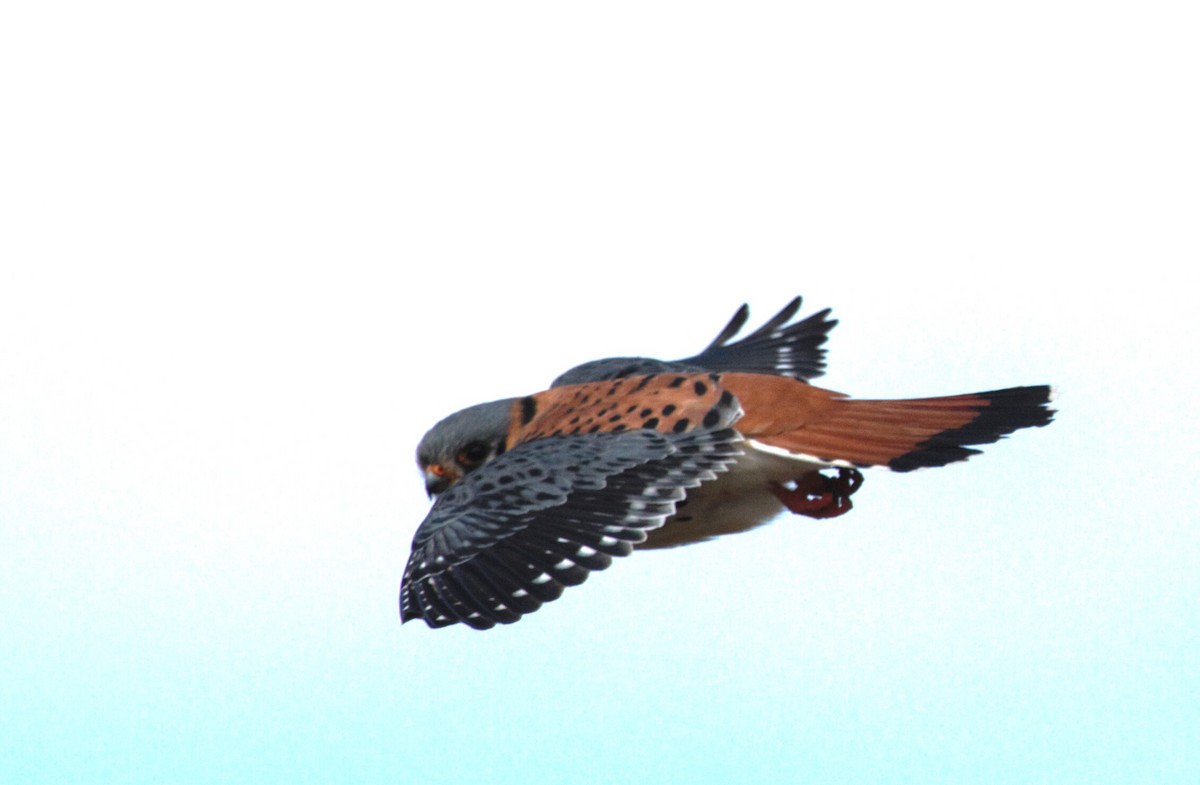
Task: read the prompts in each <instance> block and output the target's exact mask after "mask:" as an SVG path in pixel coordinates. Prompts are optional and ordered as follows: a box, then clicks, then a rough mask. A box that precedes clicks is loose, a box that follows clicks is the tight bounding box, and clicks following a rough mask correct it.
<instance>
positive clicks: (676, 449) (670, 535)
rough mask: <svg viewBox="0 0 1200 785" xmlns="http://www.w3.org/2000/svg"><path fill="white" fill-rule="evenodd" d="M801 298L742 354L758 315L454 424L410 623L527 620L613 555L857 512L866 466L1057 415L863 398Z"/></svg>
mask: <svg viewBox="0 0 1200 785" xmlns="http://www.w3.org/2000/svg"><path fill="white" fill-rule="evenodd" d="M799 308H800V298H799V297H797V298H796V299H794V300H793V301H792V302H791V303H789V304H788V306H787V307H786V308H784V309H783V310H782V311H781V312H780V313H779V314H778V315H776V316H775V317H774V318H772V319H771V320H770V321H769V322H768V323H767V324H765V325H764V326H763V327H761V328H760V329H758V330H756V331H755V332H754V333H751V334H750V335H748V336H745V337H744V338H742V339H741V340H739V341H737V342H734V343H730V341H731V339H733V338H734V337H735V336H736V335H737V334H738V332H739V331H740V330H741V328H742V327H743V326H744V324H745V322H746V319H747V317H748V314H749V311H748V309H747V307H746V306H745V305H743V306H742V307H741V309H739V311H738V312H737V313H736V314H735V315H734V318H733V319H732V320H731V321H730V323H729V324H728V325H727V326H726V328H725V329H724V330H722V331H721V333H720V334H719V335H718V336H717V338H716V340H714V341H713V342H712V343H711V344H710V345H709V346H708V348H706V349H705V350H704V351H703V352H701V353H700V354H698V355H696V356H695V357H690V358H687V359H684V360H676V361H661V360H653V359H649V358H644V357H617V358H609V359H604V360H597V361H594V362H589V363H585V364H583V365H580V366H577V367H575V368H572V369H571V370H569V371H567V372H566V373H564V374H563V375H561V376H560V377H558V378H557V379H556V380H555V381H554V382H553V383H552V384H551V387H550V389H548V390H545V391H543V392H539V393H534V394H533V395H527V396H524V397H520V398H508V399H504V400H500V401H492V402H490V403H483V404H479V405H476V406H472V407H470V408H467V409H463V410H462V411H460V412H457V413H455V414H452V415H450V416H449V417H446V418H445V419H443V420H442V421H441V422H439V423H437V424H436V425H434V426H433V428H432V429H431V430H430V431H429V432H428V433H427V434H425V437H424V438H423V439H422V440H421V443H420V445H419V446H418V448H417V463H418V465H419V466H420V468H421V471H422V472H423V473H424V476H425V482H426V488H427V490H428V491H429V494H430V496H431V497H435V499H436V501H435V502H434V505H433V507H432V509H431V510H430V511H429V514H428V515H427V516H426V517H425V520H424V521H422V522H421V525H420V526H419V527H418V528H417V532H416V535H415V536H414V538H413V545H412V554H411V556H410V557H409V560H408V566H407V567H406V569H405V571H404V578H403V582H402V585H401V589H400V616H401V619H402V620H403V621H408V620H410V619H417V618H420V619H424V620H425V622H426V623H427V624H428V625H429V626H431V627H444V626H447V625H450V624H455V623H458V622H462V623H464V624H467V625H469V626H471V627H474V628H475V629H487V628H489V627H492V626H494V625H495V624H497V623H500V624H509V623H512V622H515V621H517V620H518V619H520V618H521V616H522V615H524V614H527V613H532V612H533V611H535V610H537V609H538V608H539V607H541V605H542V604H543V603H546V602H549V601H551V600H554V599H557V598H558V597H559V596H560V595H561V594H562V591H563V588H564V587H566V586H574V585H576V584H579V583H582V582H583V580H584V579H585V578H586V577H587V575H588V573H589V572H590V571H592V570H602V569H604V568H606V567H608V566H609V564H610V563H611V561H612V557H613V556H627V555H629V554H630V553H631V552H632V551H633V550H634V549H635V548H636V549H639V550H641V549H649V548H665V547H673V546H677V545H687V544H690V543H695V542H700V541H702V540H709V539H712V538H714V537H717V536H719V535H723V534H732V533H735V532H741V531H746V530H748V529H752V528H754V527H756V526H759V525H761V524H763V523H766V522H767V521H769V520H770V519H772V518H774V517H775V516H777V515H778V514H780V513H781V512H783V511H784V510H789V511H791V512H793V513H798V514H801V515H806V516H809V517H814V518H830V517H834V516H837V515H842V514H844V513H846V512H847V511H849V510H850V508H851V503H850V496H851V495H852V494H853V493H854V492H855V491H857V490H858V489H859V487H860V486H861V485H862V479H863V478H862V474H861V473H860V472H859V471H858V470H859V469H860V468H865V467H869V466H883V467H887V468H889V469H892V470H893V471H898V472H906V471H911V470H913V469H918V468H922V467H928V466H943V465H945V464H947V463H952V462H954V461H961V460H965V459H966V458H968V457H970V456H971V455H974V454H976V453H978V452H979V451H978V450H975V449H972V448H971V447H969V446H967V445H977V444H988V443H991V442H994V441H997V440H998V439H1000V438H1001V437H1002V436H1005V435H1007V434H1009V433H1012V432H1013V431H1015V430H1017V429H1019V428H1028V427H1038V426H1042V425H1046V424H1047V423H1049V422H1050V420H1051V418H1052V417H1053V410H1051V409H1050V408H1049V406H1048V404H1049V401H1050V392H1051V391H1050V388H1049V387H1048V386H1045V385H1040V386H1034V387H1010V388H1007V389H1002V390H992V391H990V392H980V393H970V394H966V395H953V396H948V397H939V398H920V399H911V400H855V399H852V398H849V397H847V396H846V395H844V394H842V393H837V392H832V391H830V390H825V389H822V388H820V387H816V386H814V385H811V384H809V383H808V382H807V380H808V379H811V378H814V377H817V376H820V375H821V373H822V372H823V369H824V364H825V363H824V349H823V348H821V347H822V344H823V343H824V342H825V340H826V337H827V333H828V332H829V330H830V329H831V328H832V327H833V326H834V325H835V324H837V322H836V321H835V320H832V319H829V318H828V316H829V310H828V309H826V310H823V311H820V312H818V313H816V314H813V315H812V316H809V317H808V318H806V319H804V320H802V321H799V322H796V323H793V324H789V322H790V321H791V319H792V317H793V316H794V315H795V314H796V313H797V312H798V310H799Z"/></svg>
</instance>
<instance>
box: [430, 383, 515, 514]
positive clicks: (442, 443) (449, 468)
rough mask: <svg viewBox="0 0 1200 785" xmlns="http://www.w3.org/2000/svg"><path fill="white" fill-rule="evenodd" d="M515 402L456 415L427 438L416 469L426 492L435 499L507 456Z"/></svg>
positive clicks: (436, 427) (469, 409) (432, 429)
mask: <svg viewBox="0 0 1200 785" xmlns="http://www.w3.org/2000/svg"><path fill="white" fill-rule="evenodd" d="M511 410H512V400H504V401H492V402H491V403H483V404H479V405H478V406H472V407H470V408H468V409H463V410H462V411H460V412H455V413H454V414H452V415H450V416H449V417H447V418H445V419H444V420H442V421H441V422H439V423H438V424H437V425H435V426H433V428H431V429H430V430H429V433H427V434H425V438H423V439H421V444H420V445H419V446H418V447H417V466H418V467H420V469H421V472H422V473H423V474H424V476H425V490H426V492H427V493H428V494H429V496H430V497H431V498H432V497H435V496H437V495H438V494H441V493H444V492H445V491H446V489H448V488H450V487H451V486H452V485H454V484H455V483H456V482H458V481H459V480H461V479H462V478H463V477H465V476H466V475H468V474H470V473H471V472H473V471H475V470H477V469H479V468H480V467H481V466H484V465H486V464H487V463H488V462H489V461H491V460H492V459H493V458H495V457H496V456H497V455H500V454H501V453H503V452H504V449H505V446H506V445H505V438H506V436H507V432H508V423H509V418H510V413H511Z"/></svg>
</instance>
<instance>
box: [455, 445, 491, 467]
mask: <svg viewBox="0 0 1200 785" xmlns="http://www.w3.org/2000/svg"><path fill="white" fill-rule="evenodd" d="M487 457H488V448H487V445H484V444H479V443H475V444H468V445H467V446H466V447H464V448H463V449H462V451H461V452H459V454H458V455H456V456H455V459H456V460H457V461H458V462H459V463H460V464H462V465H463V466H464V467H466V468H468V469H473V468H475V467H476V466H478V465H479V464H481V463H483V461H484V460H485V459H486V458H487Z"/></svg>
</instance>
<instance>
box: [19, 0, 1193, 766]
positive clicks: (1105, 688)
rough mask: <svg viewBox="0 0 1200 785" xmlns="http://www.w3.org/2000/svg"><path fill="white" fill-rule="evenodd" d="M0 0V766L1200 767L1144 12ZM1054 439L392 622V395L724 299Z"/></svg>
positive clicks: (702, 337)
mask: <svg viewBox="0 0 1200 785" xmlns="http://www.w3.org/2000/svg"><path fill="white" fill-rule="evenodd" d="M425 5H426V6H428V7H421V8H418V7H416V4H400V5H399V6H398V7H397V6H396V5H395V4H387V3H349V4H346V3H342V4H336V5H335V4H328V5H313V4H309V5H306V6H296V5H295V4H283V3H270V2H256V1H254V0H251V2H239V3H209V4H204V5H203V6H196V7H194V8H180V7H171V6H163V5H161V4H152V3H124V2H117V3H111V4H104V5H103V6H97V5H94V4H92V5H89V4H82V3H63V4H38V5H34V4H26V5H25V6H23V7H21V8H16V9H6V10H5V11H3V12H0V64H2V65H3V67H2V68H0V96H2V97H3V103H4V106H5V110H6V114H7V115H8V119H7V120H6V121H5V123H4V127H3V128H2V129H0V136H3V141H4V144H3V145H0V208H2V211H0V212H2V214H3V216H4V218H3V224H4V225H3V229H2V231H0V576H3V578H2V580H0V620H2V622H0V624H2V625H3V626H2V627H0V705H3V706H4V707H5V708H4V711H3V712H0V779H2V780H3V781H5V782H22V783H65V782H70V783H91V782H97V783H110V782H111V783H209V782H222V783H223V782H232V783H275V782H279V783H307V782H312V783H333V782H338V783H341V782H345V783H408V782H412V783H417V782H421V783H469V782H499V783H535V782H536V783H620V782H656V783H709V782H712V783H718V782H720V783H724V782H761V783H774V782H779V783H792V782H814V783H909V782H911V783H956V784H959V783H1008V782H1012V783H1031V782H1046V783H1056V785H1057V784H1058V783H1125V782H1138V783H1153V782H1162V783H1181V782H1187V781H1196V780H1200V752H1198V749H1200V745H1198V744H1197V741H1196V739H1197V738H1200V708H1197V707H1200V656H1198V655H1197V653H1196V652H1197V651H1198V650H1200V640H1198V638H1200V634H1198V633H1197V630H1198V629H1200V610H1198V608H1197V602H1196V598H1197V596H1198V595H1200V577H1198V575H1200V569H1198V568H1200V530H1198V527H1197V525H1196V518H1197V514H1196V511H1195V504H1194V498H1193V497H1194V493H1193V491H1192V488H1193V485H1194V478H1193V471H1194V468H1195V466H1196V462H1197V457H1198V452H1200V450H1198V448H1197V443H1198V441H1200V428H1198V427H1197V424H1196V422H1197V417H1196V414H1195V403H1194V399H1195V395H1194V390H1195V389H1196V387H1197V382H1198V381H1200V380H1198V379H1197V372H1196V370H1195V359H1194V357H1195V349H1194V344H1195V340H1196V338H1197V332H1198V331H1197V326H1198V325H1197V321H1198V320H1197V318H1196V316H1195V307H1194V283H1193V277H1194V275H1195V273H1194V270H1195V267H1196V262H1197V260H1198V258H1200V244H1198V242H1197V233H1196V216H1197V215H1198V214H1200V203H1198V202H1200V198H1198V196H1197V191H1196V183H1197V182H1200V160H1198V154H1197V149H1198V148H1197V145H1196V143H1195V140H1196V139H1198V138H1200V119H1198V116H1197V108H1196V102H1195V100H1194V96H1195V95H1196V89H1197V85H1196V79H1195V74H1197V73H1200V63H1198V62H1197V59H1198V56H1197V54H1196V50H1195V45H1194V41H1195V34H1196V26H1195V19H1194V18H1193V14H1194V11H1192V10H1191V9H1190V8H1188V7H1187V6H1186V4H1183V3H1154V2H1151V3H1139V4H1131V3H1130V4H1108V5H1101V6H1097V5H1096V4H1084V3H1067V2H1038V3H1008V4H1004V5H1003V6H997V7H995V8H983V7H975V6H964V5H963V4H961V3H927V2H918V3H908V4H899V5H897V4H880V3H867V4H858V5H853V6H847V5H846V4H828V5H827V6H818V5H804V4H801V5H799V6H797V5H796V4H784V3H743V4H739V5H738V6H736V7H734V6H718V5H715V4H703V3H700V4H697V3H688V4H682V3H680V4H673V3H659V2H654V1H653V0H650V2H639V3H606V4H603V5H597V6H595V7H593V8H591V9H589V10H581V9H580V8H578V7H575V6H572V5H569V4H563V3H556V4H551V3H536V4H529V3H506V4H476V3H456V4H436V5H433V4H425ZM794 294H802V295H804V296H805V298H806V306H805V312H806V313H807V312H811V311H812V310H815V309H818V308H822V307H826V306H830V307H832V308H833V309H834V312H835V315H836V316H837V317H838V318H840V319H841V320H842V323H841V325H840V326H838V327H837V328H836V329H835V331H834V333H833V339H832V341H831V342H830V372H829V374H828V375H827V376H826V377H825V378H824V379H823V380H822V383H823V384H825V385H826V386H829V387H831V388H834V389H838V390H842V391H846V392H851V393H854V394H857V395H862V396H897V397H899V396H910V395H933V394H942V393H958V392H968V391H975V390H982V389H991V388H996V387H1003V386H1008V385H1013V384H1032V383H1041V382H1052V383H1054V384H1056V385H1057V386H1058V388H1059V393H1060V397H1059V401H1058V405H1059V408H1060V410H1061V411H1060V415H1059V418H1058V421H1057V422H1055V423H1054V424H1053V425H1052V426H1050V427H1049V428H1045V429H1041V430H1038V431H1034V432H1023V433H1020V434H1017V435H1016V436H1014V437H1013V438H1011V439H1009V440H1007V441H1005V442H1004V443H1001V444H998V445H993V446H991V447H989V448H988V449H987V450H986V454H985V455H984V456H982V457H980V458H979V459H976V460H973V461H971V462H970V463H967V464H962V465H957V466H952V467H947V468H944V469H937V470H929V471H923V472H917V473H914V474H909V475H890V474H888V473H886V472H884V473H871V474H870V475H869V476H868V477H867V481H866V485H865V487H864V489H863V490H862V492H861V493H860V494H859V495H858V496H856V497H855V499H856V506H855V510H854V511H853V513H852V514H850V515H849V516H846V517H843V518H839V519H837V520H835V521H830V522H817V521H812V520H808V519H786V520H780V521H778V522H776V523H774V524H773V525H771V526H768V527H765V528H763V529H761V530H758V531H755V532H751V533H748V534H745V535H742V536H738V537H733V538H727V539H724V540H721V541H719V542H716V543H709V544H705V545H700V546H696V547H692V548H686V549H679V550H676V551H670V552H661V553H639V554H635V555H634V556H633V557H631V558H629V559H627V560H623V561H620V562H618V563H616V564H614V566H613V567H612V568H611V569H610V570H609V571H607V572H605V573H602V574H599V575H596V576H593V577H592V578H591V579H590V580H589V581H588V582H587V584H585V585H584V586H582V587H579V588H577V589H573V590H571V591H570V592H569V593H567V594H566V595H564V597H563V599H561V600H560V601H558V602H556V603H553V604H551V605H548V606H547V607H545V608H544V609H542V610H541V611H539V612H538V613H536V614H534V615H532V616H530V617H528V618H527V619H525V620H523V621H521V622H520V623H519V624H517V625H514V626H512V627H506V628H498V629H495V630H492V631H490V632H487V633H476V632H473V631H471V630H467V629H457V628H451V629H445V630H436V631H434V630H429V629H426V628H425V627H424V626H423V625H418V624H409V625H406V626H404V627H401V626H400V624H399V619H398V615H397V610H396V592H397V588H398V584H399V580H400V575H401V572H402V569H403V566H404V562H405V559H406V558H407V555H408V544H409V541H410V539H411V537H412V533H413V531H414V529H415V528H416V526H417V524H418V523H419V522H420V520H421V518H422V517H423V516H424V514H425V511H426V510H427V508H428V502H427V500H426V499H425V497H424V493H423V490H422V485H421V481H420V478H419V477H418V476H417V473H416V470H415V468H414V466H413V465H412V451H413V449H414V446H415V444H416V442H417V440H418V439H419V438H420V436H421V434H422V433H423V432H424V430H425V429H426V428H427V427H428V426H429V425H430V424H432V423H433V422H434V421H435V420H437V419H438V418H440V417H441V416H443V415H445V414H447V413H449V412H450V411H453V410H455V409H458V408H460V407H462V406H465V405H468V404H471V403H475V402H479V401H483V400H490V399H494V398H499V397H503V396H508V395H514V394H518V393H526V392H531V391H535V390H537V389H539V388H541V387H543V386H545V385H546V384H547V383H548V382H549V380H550V379H551V378H553V377H554V376H555V375H557V374H558V373H560V372H561V371H562V370H564V369H566V368H567V367H569V366H571V365H573V364H575V363H578V362H580V361H583V360H586V359H591V358H595V357H599V356H605V355H611V354H629V353H640V354H650V355H656V356H662V357H678V356H683V355H686V354H690V353H693V352H695V351H696V350H697V349H699V348H701V347H702V346H703V345H704V344H705V343H706V342H707V341H708V340H710V339H711V338H712V337H713V335H715V333H716V331H717V330H718V329H719V328H720V327H721V326H722V325H723V324H724V323H725V321H726V320H727V319H728V317H729V316H730V315H731V314H732V312H733V310H734V309H735V308H736V307H737V306H738V305H739V304H741V303H742V302H749V303H750V305H751V308H752V311H753V319H754V320H755V321H756V322H757V321H760V320H761V319H763V318H765V317H767V316H769V315H771V314H773V313H774V312H775V311H776V310H777V309H778V308H779V307H781V306H782V305H783V304H784V303H785V302H786V301H787V300H788V299H789V298H790V297H791V296H793V295H794Z"/></svg>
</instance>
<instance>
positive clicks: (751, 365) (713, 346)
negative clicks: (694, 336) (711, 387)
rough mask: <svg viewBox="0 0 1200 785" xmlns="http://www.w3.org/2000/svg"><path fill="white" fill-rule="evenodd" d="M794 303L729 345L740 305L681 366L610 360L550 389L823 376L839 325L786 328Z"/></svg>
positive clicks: (804, 323) (745, 314) (821, 316)
mask: <svg viewBox="0 0 1200 785" xmlns="http://www.w3.org/2000/svg"><path fill="white" fill-rule="evenodd" d="M801 303H802V300H801V298H799V297H796V298H794V299H793V300H792V301H791V302H789V303H788V304H787V305H786V306H784V308H783V310H781V311H780V312H779V313H777V314H776V315H775V316H773V317H771V319H770V320H769V321H767V323H766V324H764V325H763V326H762V327H760V328H758V329H757V330H755V331H754V332H752V333H750V334H749V335H747V336H745V337H744V338H742V339H741V340H740V341H736V342H733V343H730V341H732V340H733V338H734V337H736V336H737V334H738V333H739V332H741V330H742V328H743V327H744V326H745V325H746V321H747V320H748V319H749V317H750V308H749V306H747V305H744V304H743V305H742V307H741V308H739V309H738V310H737V312H736V313H735V314H734V315H733V318H732V319H730V320H729V324H727V325H725V328H724V329H723V330H721V332H720V333H719V334H718V335H717V337H716V338H715V339H714V340H713V342H712V343H710V344H709V345H708V346H707V347H706V348H705V349H704V351H702V352H700V353H699V354H697V355H695V356H694V357H687V358H684V359H682V360H655V359H653V358H650V357H608V358H605V359H603V360H593V361H591V362H587V363H583V364H582V365H577V366H575V367H574V368H572V369H570V370H569V371H567V372H566V373H564V374H562V375H561V376H559V377H558V378H557V379H555V380H554V383H553V384H552V385H551V386H552V387H561V386H563V385H567V384H582V383H584V382H602V381H610V380H612V379H621V378H625V377H627V376H642V375H647V374H652V373H697V372H700V371H717V372H721V371H735V372H739V373H764V374H773V375H777V376H790V377H792V378H793V379H800V380H802V381H807V380H809V379H815V378H816V377H818V376H821V375H822V374H823V373H825V349H824V348H823V345H824V343H825V341H827V340H828V338H829V331H830V330H832V329H833V328H834V327H835V326H836V325H837V320H836V319H830V318H829V314H830V310H829V309H828V308H826V309H825V310H822V311H818V312H817V313H814V314H813V315H811V316H809V317H807V318H805V319H802V320H801V321H799V322H796V323H795V324H788V322H790V321H791V320H792V317H794V316H795V315H796V314H797V313H798V312H799V310H800V305H801Z"/></svg>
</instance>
